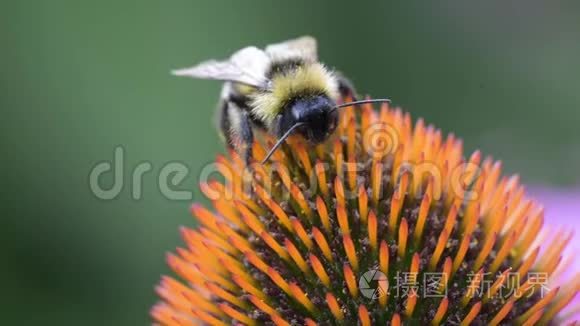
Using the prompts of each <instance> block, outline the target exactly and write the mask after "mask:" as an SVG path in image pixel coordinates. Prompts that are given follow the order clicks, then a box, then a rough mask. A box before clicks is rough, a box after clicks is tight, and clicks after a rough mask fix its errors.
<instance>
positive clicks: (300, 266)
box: [151, 99, 580, 326]
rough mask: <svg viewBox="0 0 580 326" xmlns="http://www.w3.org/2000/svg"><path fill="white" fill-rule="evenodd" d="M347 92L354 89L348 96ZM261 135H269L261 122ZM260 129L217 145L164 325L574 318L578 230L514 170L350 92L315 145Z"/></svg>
mask: <svg viewBox="0 0 580 326" xmlns="http://www.w3.org/2000/svg"><path fill="white" fill-rule="evenodd" d="M345 100H347V99H345ZM257 136H258V135H257ZM273 141H274V140H273V139H271V138H269V137H267V136H264V138H262V137H256V142H255V143H254V145H253V157H254V159H255V160H256V162H251V163H252V164H251V165H250V166H249V167H248V166H245V162H244V160H243V159H242V158H241V157H240V156H239V155H237V154H236V153H233V152H232V153H229V155H220V156H218V158H217V159H216V171H215V172H216V173H215V174H216V177H215V179H211V180H209V181H204V182H202V183H201V184H200V189H201V191H202V193H203V194H204V195H205V196H206V197H207V198H208V200H209V201H208V203H210V207H211V208H210V207H204V206H202V205H200V204H194V205H193V206H192V207H191V210H190V211H191V213H192V215H193V216H194V217H195V218H196V221H197V222H198V226H197V227H196V228H194V229H192V228H181V235H182V238H183V240H184V242H185V244H184V245H183V246H182V247H180V248H177V249H176V250H175V254H168V255H167V264H168V265H169V267H170V268H171V269H172V270H173V272H174V274H175V276H173V277H170V276H163V277H162V279H161V281H160V282H159V284H158V285H157V286H156V288H155V291H156V293H157V295H158V296H159V298H160V302H159V303H158V304H156V305H155V306H154V307H153V308H152V309H151V316H152V318H153V320H154V323H156V324H159V325H199V324H202V325H328V324H340V325H357V324H358V325H388V324H390V325H393V326H397V325H407V324H419V323H422V324H431V325H550V324H552V325H566V324H570V323H573V322H574V321H573V320H572V319H571V316H573V315H574V313H575V312H578V311H580V306H579V305H577V304H576V305H575V304H573V303H572V301H573V299H574V297H575V296H576V294H577V292H578V291H579V290H580V281H579V280H580V274H579V272H578V271H574V270H570V268H569V266H571V265H569V264H568V262H569V261H570V259H573V257H566V256H563V254H562V253H563V252H565V248H566V247H567V246H568V244H569V243H570V241H572V236H573V235H572V234H571V233H570V232H567V231H566V230H550V229H547V228H545V227H544V210H543V208H542V206H541V204H540V203H537V202H535V201H533V200H531V199H530V198H528V196H527V195H526V191H525V187H524V186H523V185H522V184H521V183H520V180H519V178H518V177H511V176H504V175H503V174H502V172H501V163H500V162H496V161H494V160H493V159H492V158H491V157H486V156H485V155H484V154H483V153H482V152H480V151H476V152H474V153H464V151H463V148H462V141H461V140H460V139H459V138H458V137H456V136H454V135H449V136H445V135H444V133H443V132H441V131H440V130H439V129H437V128H436V127H435V126H433V125H430V124H428V123H427V122H426V121H424V120H422V119H418V120H417V121H416V122H415V123H413V120H412V119H411V115H410V114H409V113H406V112H403V111H402V110H401V109H399V108H396V107H391V106H390V105H388V104H382V105H381V106H380V107H373V105H371V104H368V103H367V104H363V105H361V106H351V107H346V108H344V110H342V111H340V121H339V125H338V127H337V130H336V132H335V135H334V136H333V137H332V138H330V139H329V140H328V141H327V142H326V143H323V144H320V145H318V146H316V147H315V148H314V147H312V146H311V145H310V144H307V143H306V142H305V141H304V140H302V139H300V138H299V137H291V139H288V141H287V142H286V143H285V144H284V145H282V146H281V148H280V150H278V151H277V152H276V153H275V154H274V155H273V156H272V159H271V161H270V162H268V163H266V164H264V165H261V164H259V163H257V162H260V161H261V159H262V158H263V157H264V155H266V151H265V150H264V148H269V147H270V146H271V144H272V142H273Z"/></svg>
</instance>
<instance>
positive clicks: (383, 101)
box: [331, 98, 391, 111]
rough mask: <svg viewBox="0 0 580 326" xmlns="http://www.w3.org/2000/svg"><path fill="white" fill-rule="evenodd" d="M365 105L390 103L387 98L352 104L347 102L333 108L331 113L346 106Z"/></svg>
mask: <svg viewBox="0 0 580 326" xmlns="http://www.w3.org/2000/svg"><path fill="white" fill-rule="evenodd" d="M366 103H391V100H389V99H388V98H375V99H369V100H360V101H354V102H347V103H342V104H339V105H337V106H335V107H333V108H332V109H331V111H336V110H338V109H340V108H344V107H347V106H352V105H359V104H366Z"/></svg>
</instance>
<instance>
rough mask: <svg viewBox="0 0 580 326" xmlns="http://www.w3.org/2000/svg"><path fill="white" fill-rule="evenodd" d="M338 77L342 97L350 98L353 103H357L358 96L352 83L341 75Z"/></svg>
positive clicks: (338, 74)
mask: <svg viewBox="0 0 580 326" xmlns="http://www.w3.org/2000/svg"><path fill="white" fill-rule="evenodd" d="M336 77H337V80H338V91H339V92H340V95H341V96H342V97H343V98H347V97H350V98H352V100H353V101H357V100H358V95H357V93H356V89H355V88H354V85H353V84H352V82H351V81H350V80H349V79H348V78H346V77H344V75H343V74H341V73H337V76H336Z"/></svg>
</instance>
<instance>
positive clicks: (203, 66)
mask: <svg viewBox="0 0 580 326" xmlns="http://www.w3.org/2000/svg"><path fill="white" fill-rule="evenodd" d="M269 63H270V59H269V57H268V56H267V55H266V53H264V51H262V50H260V49H258V48H256V47H253V46H249V47H246V48H243V49H241V50H239V51H238V52H236V53H234V54H233V55H232V56H231V57H230V59H229V60H227V61H218V60H208V61H204V62H202V63H200V64H198V65H196V66H193V67H190V68H184V69H177V70H174V71H172V73H173V74H174V75H176V76H186V77H192V78H199V79H213V80H222V81H232V82H238V83H243V84H247V85H251V86H255V87H265V86H266V85H267V79H266V70H267V69H268V65H269Z"/></svg>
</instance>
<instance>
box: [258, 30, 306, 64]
mask: <svg viewBox="0 0 580 326" xmlns="http://www.w3.org/2000/svg"><path fill="white" fill-rule="evenodd" d="M266 54H268V55H269V56H270V57H271V58H275V59H284V58H288V57H293V56H299V57H301V58H305V59H308V60H311V61H318V47H317V45H316V39H315V38H314V37H312V36H302V37H299V38H296V39H292V40H288V41H285V42H282V43H276V44H270V45H268V46H267V47H266Z"/></svg>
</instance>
